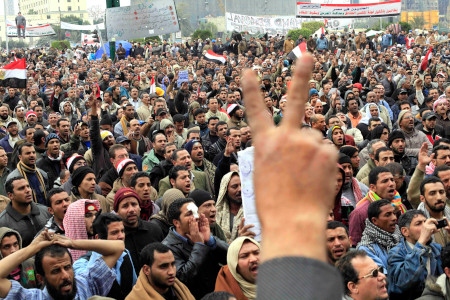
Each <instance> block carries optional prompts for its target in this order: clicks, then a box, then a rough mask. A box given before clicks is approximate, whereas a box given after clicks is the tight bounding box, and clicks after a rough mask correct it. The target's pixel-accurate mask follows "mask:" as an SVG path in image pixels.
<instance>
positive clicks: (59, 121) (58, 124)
mask: <svg viewBox="0 0 450 300" xmlns="http://www.w3.org/2000/svg"><path fill="white" fill-rule="evenodd" d="M64 121H66V122H69V125H70V121H69V120H67V119H66V118H61V119H59V120H58V121H57V122H56V127H59V126H60V125H61V122H64Z"/></svg>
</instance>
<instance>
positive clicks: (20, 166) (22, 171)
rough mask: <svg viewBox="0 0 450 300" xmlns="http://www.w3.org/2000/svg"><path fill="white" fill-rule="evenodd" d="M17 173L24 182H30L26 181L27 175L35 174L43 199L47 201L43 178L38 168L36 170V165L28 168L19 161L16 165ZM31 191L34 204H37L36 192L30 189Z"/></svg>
mask: <svg viewBox="0 0 450 300" xmlns="http://www.w3.org/2000/svg"><path fill="white" fill-rule="evenodd" d="M17 171H19V173H20V175H22V176H23V178H25V180H26V181H28V182H30V181H29V180H28V175H27V173H28V174H29V173H33V174H35V175H36V177H37V179H38V180H39V184H40V185H41V191H42V193H43V194H44V198H45V199H47V190H46V188H45V181H44V177H43V176H42V174H41V172H39V170H38V168H36V165H33V166H32V167H30V166H27V165H26V164H24V163H22V162H21V161H19V163H18V164H17ZM31 191H32V193H33V200H34V202H35V203H39V202H38V199H37V197H36V191H34V190H33V189H31Z"/></svg>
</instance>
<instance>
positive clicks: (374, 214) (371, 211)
mask: <svg viewBox="0 0 450 300" xmlns="http://www.w3.org/2000/svg"><path fill="white" fill-rule="evenodd" d="M386 205H392V203H391V201H389V200H386V199H381V200H378V201H374V202H372V203H370V204H369V207H368V208H367V219H369V221H370V222H372V218H378V217H379V216H380V214H381V208H382V207H383V206H386Z"/></svg>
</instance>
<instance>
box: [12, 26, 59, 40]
mask: <svg viewBox="0 0 450 300" xmlns="http://www.w3.org/2000/svg"><path fill="white" fill-rule="evenodd" d="M6 34H7V35H8V36H9V37H16V36H17V27H16V26H15V25H14V26H11V25H10V24H8V26H7V27H6ZM55 34H56V33H55V31H54V30H53V28H52V26H50V24H45V25H39V26H27V27H26V28H25V37H41V36H47V35H55Z"/></svg>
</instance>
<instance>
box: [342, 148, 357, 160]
mask: <svg viewBox="0 0 450 300" xmlns="http://www.w3.org/2000/svg"><path fill="white" fill-rule="evenodd" d="M339 152H341V153H344V154H345V155H347V156H348V157H350V158H352V157H353V155H355V153H356V152H358V148H356V147H353V146H342V147H341V148H340V149H339Z"/></svg>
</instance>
